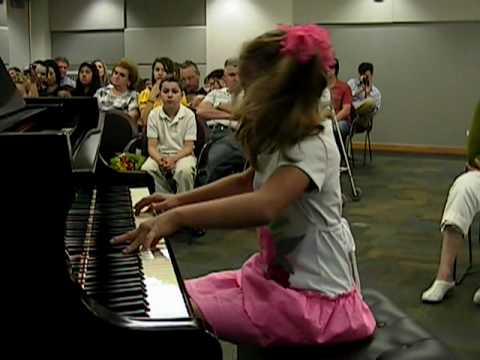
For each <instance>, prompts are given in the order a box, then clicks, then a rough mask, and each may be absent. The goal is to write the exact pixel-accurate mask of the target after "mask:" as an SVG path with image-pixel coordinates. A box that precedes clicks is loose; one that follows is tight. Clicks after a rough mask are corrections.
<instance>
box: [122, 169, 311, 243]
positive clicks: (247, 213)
mask: <svg viewBox="0 0 480 360" xmlns="http://www.w3.org/2000/svg"><path fill="white" fill-rule="evenodd" d="M309 182H310V179H309V177H308V176H307V175H306V174H305V173H304V172H303V171H302V170H300V169H298V168H296V167H294V166H284V167H280V168H278V169H277V170H276V171H275V172H274V174H273V175H272V176H271V177H270V178H269V179H268V180H267V182H266V183H265V184H264V185H263V186H262V187H261V188H260V189H259V190H257V191H254V192H250V193H244V194H240V195H233V196H229V197H226V198H221V199H216V200H211V201H204V202H201V203H196V204H192V205H186V206H181V207H177V208H175V209H172V210H169V211H167V212H165V213H163V214H161V215H159V216H157V217H156V218H153V219H151V220H149V221H146V222H143V223H142V224H141V225H140V226H139V227H138V228H137V229H136V230H133V231H131V232H129V233H126V234H124V235H121V236H118V237H116V238H115V239H114V240H113V242H114V243H122V242H129V243H130V245H129V246H128V247H127V248H126V249H125V252H132V251H135V250H136V249H138V248H139V247H140V246H143V248H144V249H150V248H151V247H152V245H155V244H156V243H157V242H158V241H159V240H160V239H161V238H162V237H165V236H168V235H171V234H173V233H175V232H176V231H177V230H179V229H180V228H182V227H191V228H207V229H208V228H246V227H252V226H259V225H265V224H268V223H270V222H271V221H272V220H274V219H275V218H277V217H278V216H279V215H280V214H281V213H282V212H283V211H285V209H286V208H287V207H288V206H289V205H290V204H291V203H292V202H293V201H295V200H297V199H299V198H301V197H302V196H303V194H304V193H305V191H306V190H307V188H308V185H309Z"/></svg>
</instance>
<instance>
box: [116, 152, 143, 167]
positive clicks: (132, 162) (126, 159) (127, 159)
mask: <svg viewBox="0 0 480 360" xmlns="http://www.w3.org/2000/svg"><path fill="white" fill-rule="evenodd" d="M144 162H145V157H144V156H143V155H136V154H131V153H121V154H119V155H117V156H115V157H113V158H111V159H110V166H111V167H112V168H113V169H115V170H117V171H120V172H129V171H136V170H140V168H141V167H142V165H143V163H144Z"/></svg>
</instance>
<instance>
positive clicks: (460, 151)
mask: <svg viewBox="0 0 480 360" xmlns="http://www.w3.org/2000/svg"><path fill="white" fill-rule="evenodd" d="M353 149H354V150H359V149H361V150H363V142H353ZM372 150H373V151H382V152H391V153H403V154H405V153H406V154H425V155H454V156H466V154H467V150H466V149H465V148H460V147H446V146H430V145H411V144H373V143H372Z"/></svg>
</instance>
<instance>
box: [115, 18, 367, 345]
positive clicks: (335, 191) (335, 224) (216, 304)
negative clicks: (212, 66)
mask: <svg viewBox="0 0 480 360" xmlns="http://www.w3.org/2000/svg"><path fill="white" fill-rule="evenodd" d="M333 61H334V57H333V54H332V48H331V44H330V39H329V34H328V33H327V32H326V31H325V30H323V29H321V28H319V27H317V26H315V25H307V26H293V27H282V28H280V29H278V30H276V31H271V32H267V33H265V34H263V35H261V36H259V37H257V38H256V39H254V40H253V41H251V42H249V43H247V44H246V45H245V46H244V48H243V50H242V52H241V55H240V76H241V81H242V85H243V87H244V89H245V97H244V100H243V102H242V103H241V105H240V107H239V109H238V110H237V113H236V116H237V117H238V119H239V121H240V124H241V125H240V127H239V129H238V132H237V138H238V140H239V141H240V142H241V144H242V145H243V148H244V150H245V153H246V155H247V158H248V160H249V163H250V168H249V169H248V170H246V171H245V172H243V173H241V174H236V175H232V176H229V177H227V178H224V179H222V180H219V181H217V182H215V183H212V184H209V185H206V186H204V187H201V188H198V189H195V190H193V191H191V192H188V193H183V194H177V195H173V196H165V195H161V194H156V195H152V196H150V197H147V198H145V199H143V200H142V201H140V202H139V203H138V204H137V205H136V210H137V211H140V210H141V209H142V208H144V207H147V206H150V207H153V208H155V209H156V210H157V211H159V212H161V214H160V215H159V216H157V217H156V218H153V219H152V220H150V221H147V222H144V223H143V224H142V225H141V226H140V227H138V228H137V229H136V230H134V231H131V232H129V233H127V234H124V235H121V236H119V237H117V238H115V239H113V242H114V243H121V242H128V243H130V245H129V246H128V247H127V248H126V249H125V251H126V252H132V251H135V250H136V249H138V248H139V247H140V246H142V247H143V248H145V249H150V248H151V247H152V246H154V245H155V244H156V243H157V242H158V240H159V239H160V238H162V237H164V236H168V235H170V234H173V233H174V232H176V231H177V230H179V229H180V228H183V227H191V228H206V229H209V228H238V227H252V226H257V227H258V237H259V244H260V253H259V254H256V255H253V256H252V257H251V258H250V259H249V260H248V261H247V262H246V263H245V264H244V265H243V266H242V268H241V269H239V270H237V271H226V272H219V273H213V274H210V275H207V276H205V277H202V278H199V279H194V280H190V281H187V282H186V287H187V291H188V293H189V296H190V298H191V301H192V303H193V305H194V308H195V309H196V312H197V313H198V315H199V316H200V317H201V318H202V319H203V321H204V322H205V323H206V324H207V325H208V326H209V327H210V328H211V329H212V330H213V331H214V332H215V333H216V334H217V335H218V336H219V337H220V338H223V339H226V340H229V341H232V342H236V343H251V344H257V345H261V346H271V345H303V344H305V345H313V344H325V343H339V342H347V341H354V340H359V339H363V338H366V337H369V336H370V335H371V334H372V333H373V331H374V329H375V320H374V318H373V316H372V314H371V312H370V310H369V308H368V306H367V305H366V304H365V303H364V302H363V300H362V297H361V295H360V293H359V288H358V284H359V283H358V279H357V276H356V268H355V263H354V260H353V259H354V257H353V256H354V255H353V252H354V246H355V245H354V242H353V238H352V234H351V232H350V229H349V227H348V225H347V222H346V221H345V219H343V218H342V217H341V201H342V200H341V191H340V182H339V181H340V179H339V174H340V170H339V165H340V156H339V153H338V150H337V146H336V144H335V139H334V136H333V132H332V125H331V121H330V120H327V117H328V113H327V112H324V111H322V112H320V111H319V106H318V102H319V98H320V96H321V94H322V92H323V90H324V89H325V88H326V86H327V80H326V71H327V69H328V68H329V66H331V65H332V63H333Z"/></svg>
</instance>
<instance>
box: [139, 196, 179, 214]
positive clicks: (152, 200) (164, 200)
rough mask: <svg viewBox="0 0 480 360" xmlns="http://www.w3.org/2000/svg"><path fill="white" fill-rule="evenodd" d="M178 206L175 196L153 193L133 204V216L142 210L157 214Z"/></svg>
mask: <svg viewBox="0 0 480 360" xmlns="http://www.w3.org/2000/svg"><path fill="white" fill-rule="evenodd" d="M179 205H180V202H179V200H178V197H177V195H175V194H160V193H155V194H152V195H150V196H147V197H144V198H143V199H142V200H140V201H139V202H138V203H136V204H135V206H134V208H135V215H136V216H138V215H139V214H140V212H141V211H142V210H143V209H144V208H147V211H152V212H153V213H154V214H158V213H162V212H164V211H167V210H170V209H173V208H175V207H177V206H179Z"/></svg>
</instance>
